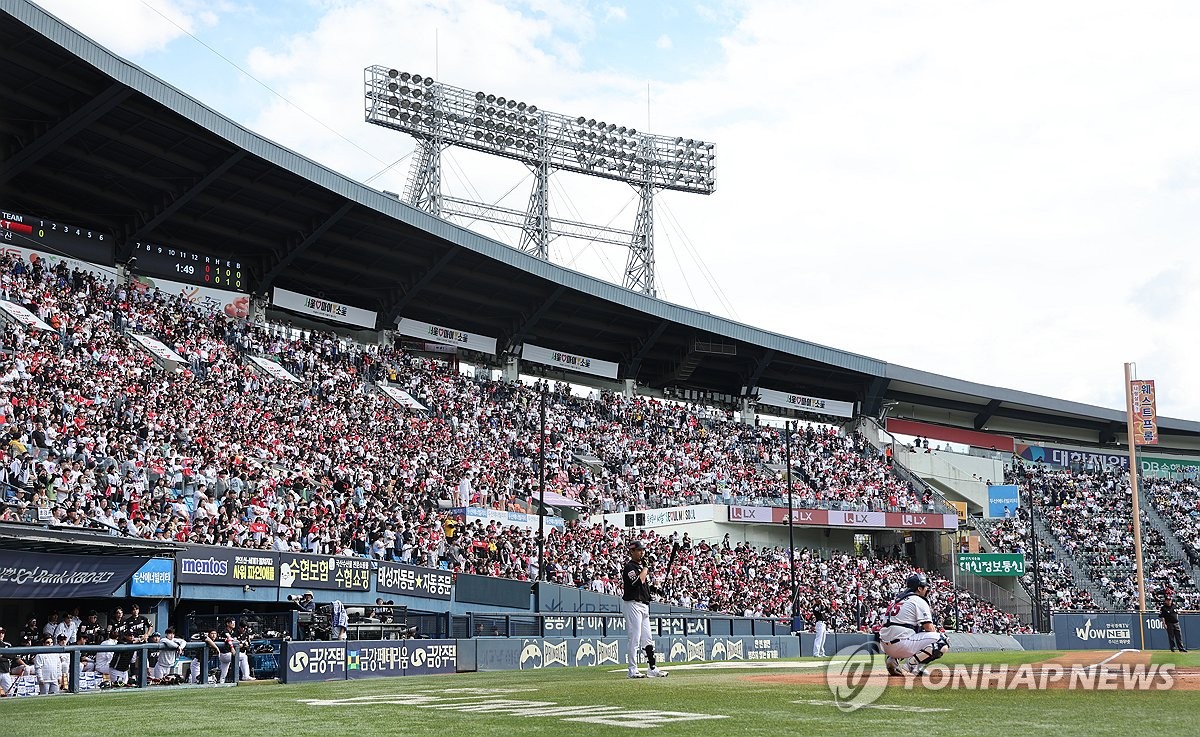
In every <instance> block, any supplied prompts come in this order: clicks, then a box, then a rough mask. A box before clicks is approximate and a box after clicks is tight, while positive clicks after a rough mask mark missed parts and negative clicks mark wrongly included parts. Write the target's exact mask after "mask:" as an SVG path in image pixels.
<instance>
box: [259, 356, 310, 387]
mask: <svg viewBox="0 0 1200 737" xmlns="http://www.w3.org/2000/svg"><path fill="white" fill-rule="evenodd" d="M250 362H251V363H253V364H254V365H255V366H256V367H257V368H258V370H259V371H262V372H263V373H264V374H266V375H267V376H270V377H271V378H272V379H274V380H275V381H284V382H288V383H291V384H299V383H300V380H299V379H297V378H296V377H295V376H293V375H292V372H291V371H288V370H287V369H285V368H284V367H283V366H280V365H279V364H278V363H276V362H275V361H272V360H271V359H269V358H263V357H262V356H250Z"/></svg>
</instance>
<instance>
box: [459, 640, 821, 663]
mask: <svg viewBox="0 0 1200 737" xmlns="http://www.w3.org/2000/svg"><path fill="white" fill-rule="evenodd" d="M476 647H477V648H478V650H477V656H476V666H477V667H478V669H479V670H480V671H488V670H540V669H542V668H567V667H574V666H602V667H610V668H611V667H614V666H615V667H617V668H619V667H621V666H623V665H624V664H625V652H626V647H627V640H626V638H625V637H563V638H554V637H529V638H517V637H512V638H492V637H488V638H482V639H479V640H477V641H476ZM654 649H655V650H656V651H657V652H658V653H659V658H661V659H662V661H663V662H665V663H685V662H699V661H706V660H769V659H777V658H794V657H796V656H798V655H800V639H799V638H797V637H794V636H790V635H789V636H780V635H770V636H764V637H751V636H741V635H733V636H730V637H705V636H696V637H686V636H683V637H674V636H668V637H656V638H655V643H654ZM638 658H639V661H642V662H643V663H644V659H643V657H642V655H641V654H640V653H639V655H638Z"/></svg>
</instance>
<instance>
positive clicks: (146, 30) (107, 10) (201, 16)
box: [35, 0, 219, 57]
mask: <svg viewBox="0 0 1200 737" xmlns="http://www.w3.org/2000/svg"><path fill="white" fill-rule="evenodd" d="M35 2H37V4H38V5H40V6H42V7H43V8H45V9H46V10H47V11H48V12H50V13H51V14H53V15H55V16H57V17H59V18H60V19H62V20H64V21H65V22H67V23H68V24H70V25H72V26H74V27H75V28H76V29H77V30H79V31H80V32H82V33H83V34H84V35H87V36H90V37H91V38H93V39H95V40H96V41H97V42H99V43H100V44H101V45H103V46H107V47H108V48H109V49H111V50H112V51H115V52H116V53H118V54H120V55H122V56H130V57H136V56H139V55H141V54H144V53H146V52H148V51H158V50H161V49H163V48H165V47H166V46H167V44H169V43H170V42H171V41H173V40H175V39H176V38H179V37H180V36H183V35H185V32H186V33H195V32H196V31H197V30H199V29H201V28H206V27H209V26H214V25H216V24H217V22H218V20H219V15H218V14H217V13H216V12H214V11H213V9H212V4H211V3H201V2H197V1H196V0H147V2H146V3H143V2H142V0H104V2H87V1H85V2H80V0H35ZM148 5H149V7H148ZM156 11H157V12H156Z"/></svg>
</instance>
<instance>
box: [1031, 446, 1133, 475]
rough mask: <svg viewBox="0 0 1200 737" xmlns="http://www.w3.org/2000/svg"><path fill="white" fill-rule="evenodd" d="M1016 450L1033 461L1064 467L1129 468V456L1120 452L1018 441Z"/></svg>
mask: <svg viewBox="0 0 1200 737" xmlns="http://www.w3.org/2000/svg"><path fill="white" fill-rule="evenodd" d="M1015 452H1016V454H1017V455H1019V456H1021V457H1022V458H1024V459H1025V460H1027V461H1029V462H1031V463H1044V464H1046V465H1048V466H1059V467H1062V468H1083V469H1088V468H1109V467H1111V466H1117V467H1119V468H1123V469H1127V468H1129V456H1127V455H1122V454H1120V453H1094V452H1092V451H1088V450H1079V449H1078V448H1061V447H1057V446H1053V445H1027V444H1025V443H1017V444H1016V449H1015Z"/></svg>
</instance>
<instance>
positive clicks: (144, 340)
mask: <svg viewBox="0 0 1200 737" xmlns="http://www.w3.org/2000/svg"><path fill="white" fill-rule="evenodd" d="M129 338H130V340H132V341H133V342H134V343H135V344H136V345H137V346H138V347H139V348H141V349H142V350H144V351H145V352H147V353H149V354H150V355H151V356H154V358H155V359H157V360H158V362H159V363H161V364H164V365H165V364H167V363H179V364H185V363H187V361H185V360H183V356H181V355H179V354H178V353H176V352H175V351H173V350H171V349H170V348H168V347H167V346H166V344H165V343H163V342H162V341H161V340H159V339H157V338H151V337H150V336H149V335H137V334H135V333H130V334H129Z"/></svg>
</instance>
